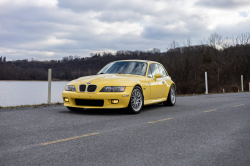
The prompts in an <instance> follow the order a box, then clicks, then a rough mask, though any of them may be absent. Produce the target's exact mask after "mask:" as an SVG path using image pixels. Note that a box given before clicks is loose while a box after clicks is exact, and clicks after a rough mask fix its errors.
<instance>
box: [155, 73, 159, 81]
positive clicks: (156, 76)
mask: <svg viewBox="0 0 250 166" xmlns="http://www.w3.org/2000/svg"><path fill="white" fill-rule="evenodd" d="M160 77H161V74H160V73H157V74H155V78H154V80H155V81H156V79H157V78H160Z"/></svg>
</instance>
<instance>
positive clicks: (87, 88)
mask: <svg viewBox="0 0 250 166" xmlns="http://www.w3.org/2000/svg"><path fill="white" fill-rule="evenodd" d="M175 89H176V87H175V83H174V82H173V81H172V80H171V77H170V76H169V75H168V73H167V71H166V69H165V68H164V67H163V65H161V64H160V63H158V62H154V61H147V60H122V61H115V62H111V63H109V64H107V65H106V66H105V67H104V68H102V69H101V71H99V72H98V73H97V75H92V76H85V77H80V78H78V79H76V80H72V81H70V82H69V83H68V84H67V85H66V87H65V89H64V91H63V93H62V96H63V101H64V106H66V107H67V108H68V109H69V110H71V111H78V110H81V109H83V108H106V109H107V108H108V109H110V108H127V110H128V111H129V112H131V113H135V114H137V113H139V112H140V111H141V109H142V107H143V106H144V105H149V104H155V103H163V104H164V105H169V106H173V105H174V104H175V102H176V96H175Z"/></svg>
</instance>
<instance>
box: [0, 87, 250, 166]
mask: <svg viewBox="0 0 250 166" xmlns="http://www.w3.org/2000/svg"><path fill="white" fill-rule="evenodd" d="M0 165H15V166H16V165H22V166H23V165H60V166H61V165H88V166H90V165H105V166H106V165H111V166H112V165H113V166H117V165H124V166H125V165H126V166H132V165H162V166H165V165H170V166H171V165H173V166H176V165H192V166H194V165H212V166H214V165H216V166H218V165H221V166H225V165H227V166H229V165H232V166H235V165H241V166H244V165H246V166H249V165H250V93H248V92H246V93H228V94H211V95H197V96H189V97H177V103H176V105H175V106H174V107H166V106H163V105H160V104H158V105H151V106H146V107H144V108H143V110H142V112H141V113H140V114H137V115H130V114H126V113H125V112H124V110H91V109H86V110H84V111H82V112H80V113H75V112H70V111H68V110H67V108H65V107H64V106H62V105H59V106H48V107H37V108H19V109H2V110H0Z"/></svg>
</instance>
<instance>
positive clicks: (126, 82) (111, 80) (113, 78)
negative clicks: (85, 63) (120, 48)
mask: <svg viewBox="0 0 250 166" xmlns="http://www.w3.org/2000/svg"><path fill="white" fill-rule="evenodd" d="M138 78H144V76H140V75H132V74H98V75H92V76H85V77H80V78H78V79H76V80H73V81H71V82H70V83H69V84H75V85H80V84H87V83H89V82H90V83H89V84H95V85H105V86H133V85H130V84H131V83H132V82H138Z"/></svg>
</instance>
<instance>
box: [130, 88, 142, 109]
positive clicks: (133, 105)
mask: <svg viewBox="0 0 250 166" xmlns="http://www.w3.org/2000/svg"><path fill="white" fill-rule="evenodd" d="M143 104H144V98H143V94H142V89H141V88H140V87H139V86H135V87H134V89H133V91H132V93H131V97H130V102H129V105H128V107H127V110H128V111H129V112H130V113H133V114H138V113H139V112H140V111H141V109H142V106H143Z"/></svg>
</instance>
